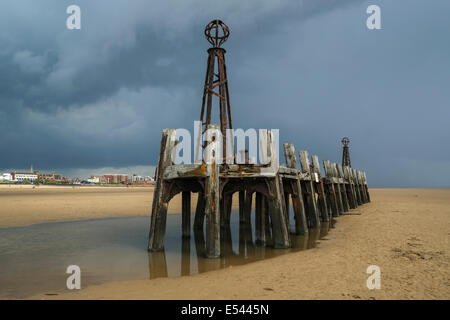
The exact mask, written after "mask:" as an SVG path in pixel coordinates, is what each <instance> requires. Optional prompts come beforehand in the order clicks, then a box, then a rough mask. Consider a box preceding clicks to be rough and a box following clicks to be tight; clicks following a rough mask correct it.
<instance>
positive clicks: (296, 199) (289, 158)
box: [284, 143, 308, 235]
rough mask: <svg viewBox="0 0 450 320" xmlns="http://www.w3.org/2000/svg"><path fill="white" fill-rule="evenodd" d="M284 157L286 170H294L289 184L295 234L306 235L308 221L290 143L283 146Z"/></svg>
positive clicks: (293, 150) (294, 155)
mask: <svg viewBox="0 0 450 320" xmlns="http://www.w3.org/2000/svg"><path fill="white" fill-rule="evenodd" d="M284 156H285V159H286V166H287V168H290V169H293V170H294V174H293V175H294V179H290V184H291V198H292V207H293V209H294V220H295V233H296V234H299V235H301V234H307V233H308V221H307V220H306V213H305V207H304V203H303V193H302V186H301V181H300V175H299V170H298V162H297V156H296V154H295V147H294V145H293V144H292V143H285V144H284ZM287 210H288V209H287ZM288 219H289V218H288Z"/></svg>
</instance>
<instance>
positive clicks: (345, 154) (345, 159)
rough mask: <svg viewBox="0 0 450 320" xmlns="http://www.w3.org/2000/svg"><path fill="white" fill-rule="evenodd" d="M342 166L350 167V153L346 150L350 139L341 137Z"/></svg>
mask: <svg viewBox="0 0 450 320" xmlns="http://www.w3.org/2000/svg"><path fill="white" fill-rule="evenodd" d="M341 142H342V145H343V149H342V166H343V167H350V168H351V167H352V163H351V161H350V151H349V150H348V145H349V144H350V139H349V138H347V137H343V138H342V140H341Z"/></svg>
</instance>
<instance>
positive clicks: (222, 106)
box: [196, 20, 233, 158]
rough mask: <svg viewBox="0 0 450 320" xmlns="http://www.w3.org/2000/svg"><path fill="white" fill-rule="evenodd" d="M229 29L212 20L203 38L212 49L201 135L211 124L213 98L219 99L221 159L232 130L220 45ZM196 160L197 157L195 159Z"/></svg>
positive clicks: (205, 90)
mask: <svg viewBox="0 0 450 320" xmlns="http://www.w3.org/2000/svg"><path fill="white" fill-rule="evenodd" d="M229 35H230V29H229V28H228V26H227V25H226V24H225V23H223V22H222V21H221V20H213V21H211V22H210V23H208V25H207V26H206V27H205V36H206V39H207V40H208V41H209V43H211V44H212V47H211V48H209V49H208V63H207V69H206V78H205V86H204V91H203V99H202V111H201V114H200V121H201V122H202V134H203V133H205V131H206V129H207V128H208V126H209V125H210V124H211V117H212V105H213V97H217V98H219V112H220V131H221V132H222V139H223V153H222V155H223V157H224V158H225V155H226V146H227V144H226V130H227V128H229V129H232V128H233V127H232V123H231V109H230V95H229V93H228V80H227V68H226V66H225V52H226V51H225V49H223V48H221V45H222V44H223V43H224V42H225V41H227V39H228V36H229ZM196 158H197V157H196Z"/></svg>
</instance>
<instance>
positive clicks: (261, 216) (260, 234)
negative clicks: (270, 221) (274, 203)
mask: <svg viewBox="0 0 450 320" xmlns="http://www.w3.org/2000/svg"><path fill="white" fill-rule="evenodd" d="M265 210H266V206H265V199H264V196H263V195H262V194H261V193H259V192H257V193H256V196H255V244H256V245H257V246H263V245H265V244H266V221H265V220H266V213H265Z"/></svg>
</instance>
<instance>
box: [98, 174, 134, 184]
mask: <svg viewBox="0 0 450 320" xmlns="http://www.w3.org/2000/svg"><path fill="white" fill-rule="evenodd" d="M103 179H104V181H105V182H106V183H127V182H128V175H126V174H105V175H103Z"/></svg>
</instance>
